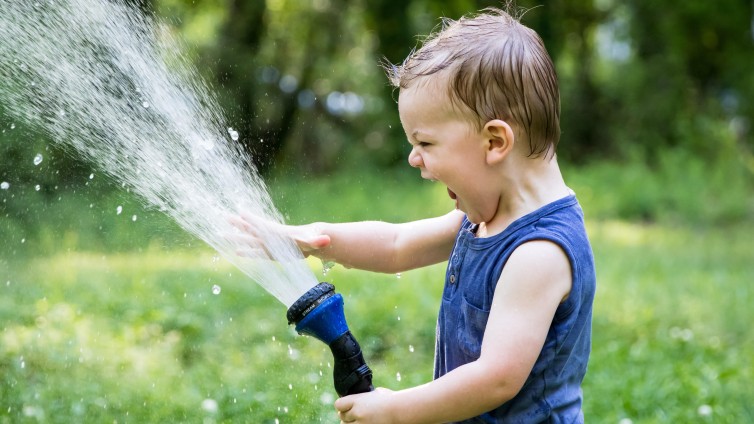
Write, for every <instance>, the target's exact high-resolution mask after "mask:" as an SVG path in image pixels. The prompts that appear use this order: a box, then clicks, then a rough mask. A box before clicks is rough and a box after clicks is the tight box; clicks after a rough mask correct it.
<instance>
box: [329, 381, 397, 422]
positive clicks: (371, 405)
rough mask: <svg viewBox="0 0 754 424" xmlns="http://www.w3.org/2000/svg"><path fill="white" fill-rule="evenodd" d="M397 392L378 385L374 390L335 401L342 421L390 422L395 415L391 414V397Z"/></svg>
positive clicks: (393, 420) (393, 419)
mask: <svg viewBox="0 0 754 424" xmlns="http://www.w3.org/2000/svg"><path fill="white" fill-rule="evenodd" d="M394 396H395V392H393V391H392V390H389V389H385V388H382V387H378V388H377V389H375V391H373V392H368V393H360V394H357V395H350V396H344V397H342V398H340V399H338V400H336V401H335V409H337V410H338V418H340V422H341V423H361V424H367V423H368V424H382V423H384V424H390V423H395V422H396V420H395V417H393V416H391V414H390V403H391V399H392V398H393V397H394Z"/></svg>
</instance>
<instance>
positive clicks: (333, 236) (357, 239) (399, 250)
mask: <svg viewBox="0 0 754 424" xmlns="http://www.w3.org/2000/svg"><path fill="white" fill-rule="evenodd" d="M462 220H463V213H462V212H460V211H458V210H454V211H451V212H450V213H447V214H445V215H443V216H439V217H436V218H429V219H422V220H419V221H413V222H406V223H401V224H391V223H387V222H378V221H363V222H352V223H341V224H328V223H315V224H312V226H313V227H314V228H316V229H317V230H316V231H315V233H319V234H323V235H327V236H329V238H330V243H329V244H328V245H327V246H325V247H322V248H321V249H319V250H314V251H311V252H310V253H311V254H312V255H314V256H317V257H318V258H322V259H323V260H331V261H335V262H337V263H339V264H341V265H343V266H346V267H349V268H358V269H364V270H368V271H377V272H388V273H392V272H402V271H406V270H409V269H414V268H419V267H423V266H427V265H431V264H435V263H438V262H442V261H445V260H447V259H448V256H449V255H450V251H451V249H452V248H453V242H454V241H455V237H456V234H457V233H458V229H459V228H461V221H462Z"/></svg>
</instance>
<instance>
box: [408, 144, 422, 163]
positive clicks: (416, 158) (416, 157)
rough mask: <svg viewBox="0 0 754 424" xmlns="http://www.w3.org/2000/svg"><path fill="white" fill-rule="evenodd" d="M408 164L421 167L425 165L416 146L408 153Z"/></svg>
mask: <svg viewBox="0 0 754 424" xmlns="http://www.w3.org/2000/svg"><path fill="white" fill-rule="evenodd" d="M408 164H409V165H411V166H413V167H414V168H420V167H421V166H423V165H424V163H423V161H422V157H421V155H420V154H419V153H418V152H417V151H416V148H413V149H411V153H409V154H408Z"/></svg>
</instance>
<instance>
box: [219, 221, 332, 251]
mask: <svg viewBox="0 0 754 424" xmlns="http://www.w3.org/2000/svg"><path fill="white" fill-rule="evenodd" d="M228 221H229V222H230V224H231V225H233V226H234V227H235V228H237V229H238V230H240V234H235V235H234V237H233V238H234V239H236V240H237V241H238V242H240V243H243V244H244V245H245V246H247V247H248V249H249V251H245V250H240V251H239V252H237V253H238V254H239V255H241V256H256V255H255V254H253V252H254V251H255V250H258V249H264V246H265V235H277V236H282V237H288V238H290V239H292V240H293V241H295V242H296V245H297V246H298V248H299V249H300V250H301V253H303V254H304V256H305V257H306V256H309V255H312V254H314V255H315V256H317V255H316V254H315V252H316V251H318V250H320V249H322V248H324V247H327V246H329V245H330V236H328V235H326V234H322V233H321V232H320V231H319V229H318V228H317V225H316V224H309V225H285V224H279V223H277V222H274V221H270V220H267V219H264V218H260V217H258V216H255V215H251V214H248V213H243V212H242V213H240V214H239V215H238V216H230V217H229V218H228ZM250 252H251V253H250Z"/></svg>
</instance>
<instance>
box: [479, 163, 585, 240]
mask: <svg viewBox="0 0 754 424" xmlns="http://www.w3.org/2000/svg"><path fill="white" fill-rule="evenodd" d="M508 165H510V166H506V167H505V168H504V169H503V170H502V172H501V179H500V181H501V183H502V184H501V186H500V197H499V200H498V209H497V212H496V213H495V216H494V217H493V218H492V219H491V220H490V221H489V222H483V223H481V224H480V225H479V229H478V230H477V237H490V236H494V235H496V234H499V233H501V232H503V231H504V230H505V229H506V228H507V227H508V226H509V225H510V224H512V223H513V222H514V221H515V220H517V219H518V218H521V217H523V216H525V215H527V214H529V213H531V212H534V211H535V210H537V209H539V208H541V207H543V206H545V205H547V204H549V203H552V202H554V201H556V200H558V199H562V198H563V197H566V196H567V195H569V194H570V193H571V191H570V189H569V188H568V186H566V184H565V181H564V180H563V176H562V174H561V173H560V167H559V166H558V162H557V159H556V158H554V157H553V158H552V159H543V158H534V159H532V158H525V157H524V158H521V159H520V160H518V161H515V162H514V163H509V164H508Z"/></svg>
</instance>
